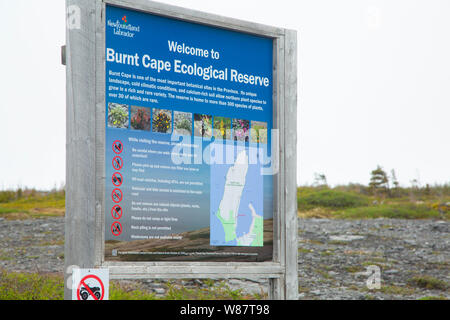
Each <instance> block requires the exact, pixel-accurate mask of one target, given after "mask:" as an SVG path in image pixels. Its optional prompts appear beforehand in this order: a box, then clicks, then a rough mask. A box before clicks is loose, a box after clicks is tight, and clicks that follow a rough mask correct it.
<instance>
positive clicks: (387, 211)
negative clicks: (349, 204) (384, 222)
mask: <svg viewBox="0 0 450 320" xmlns="http://www.w3.org/2000/svg"><path fill="white" fill-rule="evenodd" d="M334 216H335V217H336V218H340V219H375V218H391V219H428V218H438V217H439V212H438V211H437V210H434V209H431V208H429V207H428V206H426V205H416V204H412V203H406V204H386V205H379V206H369V207H359V208H350V209H345V210H341V211H338V212H336V213H335V214H334Z"/></svg>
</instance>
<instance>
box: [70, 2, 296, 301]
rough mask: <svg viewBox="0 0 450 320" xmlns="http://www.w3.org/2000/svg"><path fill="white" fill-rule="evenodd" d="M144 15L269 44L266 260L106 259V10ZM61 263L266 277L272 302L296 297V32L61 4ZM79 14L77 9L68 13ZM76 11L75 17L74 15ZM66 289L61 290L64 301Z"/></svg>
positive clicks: (192, 14) (120, 275)
mask: <svg viewBox="0 0 450 320" xmlns="http://www.w3.org/2000/svg"><path fill="white" fill-rule="evenodd" d="M107 4H108V5H114V6H118V7H123V8H129V9H133V10H138V11H143V12H147V13H152V14H156V15H161V16H165V17H169V18H173V19H179V20H184V21H188V22H192V23H200V24H203V25H207V26H214V27H219V28H224V29H229V30H233V31H238V32H243V33H249V34H254V35H259V36H264V37H269V38H271V39H273V44H274V45H273V50H274V51H273V53H274V63H273V81H274V82H273V103H274V106H273V109H274V114H273V120H274V121H273V124H274V129H278V136H279V137H278V138H279V139H278V143H274V144H273V145H275V147H276V148H277V149H276V150H278V151H277V153H276V155H277V157H278V159H275V161H276V162H277V163H278V172H277V174H276V175H275V176H274V181H275V182H274V184H275V188H274V242H273V246H274V249H273V261H271V262H225V263H224V262H107V261H105V260H104V239H105V235H104V232H105V231H104V230H105V227H104V212H105V210H104V201H105V200H104V199H105V191H104V190H105V8H106V5H107ZM66 6H67V9H68V11H67V12H68V13H67V14H68V17H67V18H68V19H75V20H76V19H79V21H75V23H74V24H73V26H75V27H71V25H70V24H69V23H68V24H67V30H66V46H65V61H66V66H67V79H66V80H67V84H66V86H67V107H66V108H67V109H66V110H67V114H66V117H67V118H66V122H67V126H66V128H67V129H66V130H67V133H66V139H67V144H66V148H67V149H66V186H67V187H66V188H67V189H66V235H65V266H66V268H67V267H69V266H72V265H77V266H79V267H80V268H108V269H109V271H110V278H111V279H173V278H178V279H180V278H211V279H223V278H241V279H247V278H248V279H255V278H267V279H269V280H270V281H269V283H270V289H269V295H270V298H271V299H297V297H298V253H297V246H298V240H297V232H298V230H297V198H296V197H297V192H296V189H297V187H296V176H297V174H296V163H297V34H296V31H293V30H287V29H282V28H276V27H271V26H266V25H261V24H257V23H252V22H247V21H242V20H237V19H232V18H227V17H222V16H218V15H213V14H209V13H204V12H199V11H194V10H190V9H185V8H180V7H176V6H170V5H166V4H161V3H157V2H153V1H146V0H129V1H127V0H66ZM71 9H76V10H71ZM71 12H75V13H76V14H77V16H71ZM69 295H70V289H68V288H66V297H68V296H69Z"/></svg>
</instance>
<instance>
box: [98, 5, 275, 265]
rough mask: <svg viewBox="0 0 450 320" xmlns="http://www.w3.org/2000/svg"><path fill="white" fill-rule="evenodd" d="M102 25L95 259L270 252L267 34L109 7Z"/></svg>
mask: <svg viewBox="0 0 450 320" xmlns="http://www.w3.org/2000/svg"><path fill="white" fill-rule="evenodd" d="M105 23H106V26H105V27H106V37H105V39H106V42H105V60H106V75H105V76H106V92H105V96H106V105H105V108H106V119H105V120H106V122H105V123H106V125H105V137H106V138H105V143H106V148H105V150H106V151H105V163H106V170H105V171H106V172H105V176H106V179H105V204H106V205H105V240H106V246H105V248H106V252H105V256H106V258H107V259H112V260H117V259H119V260H124V259H125V260H133V259H139V260H164V259H172V260H173V259H177V258H179V259H180V260H182V259H189V260H196V259H202V260H205V259H207V258H206V257H209V258H210V259H212V260H217V259H222V260H224V259H225V260H231V261H232V260H239V261H244V260H250V261H255V260H258V261H263V260H271V259H272V238H271V236H272V229H273V222H272V221H273V177H272V175H271V170H270V168H271V144H272V142H271V140H272V136H271V129H272V128H273V123H272V121H273V101H272V96H273V76H272V73H273V40H272V39H270V38H265V37H260V36H255V35H251V34H246V33H241V32H235V31H230V30H226V29H222V28H217V27H212V26H206V25H201V24H197V23H191V22H186V21H182V20H177V19H173V18H167V17H162V16H157V15H153V14H149V13H144V12H139V11H133V10H129V9H123V8H119V7H114V6H109V5H107V6H106V22H105ZM118 208H120V209H118Z"/></svg>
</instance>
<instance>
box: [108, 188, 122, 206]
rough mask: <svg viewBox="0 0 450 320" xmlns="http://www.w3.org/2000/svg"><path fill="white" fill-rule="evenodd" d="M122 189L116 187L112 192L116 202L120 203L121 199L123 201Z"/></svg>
mask: <svg viewBox="0 0 450 320" xmlns="http://www.w3.org/2000/svg"><path fill="white" fill-rule="evenodd" d="M122 197H123V194H122V190H120V189H117V188H116V189H114V190H113V192H112V193H111V198H112V200H113V201H114V202H115V203H119V202H120V201H122Z"/></svg>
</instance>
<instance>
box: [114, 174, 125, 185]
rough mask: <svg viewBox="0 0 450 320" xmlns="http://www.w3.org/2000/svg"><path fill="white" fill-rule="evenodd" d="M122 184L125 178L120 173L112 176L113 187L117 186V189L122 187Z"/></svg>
mask: <svg viewBox="0 0 450 320" xmlns="http://www.w3.org/2000/svg"><path fill="white" fill-rule="evenodd" d="M122 182H123V177H122V175H121V174H120V173H119V172H116V173H114V174H113V175H112V183H113V185H115V186H116V187H120V186H121V185H122Z"/></svg>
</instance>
